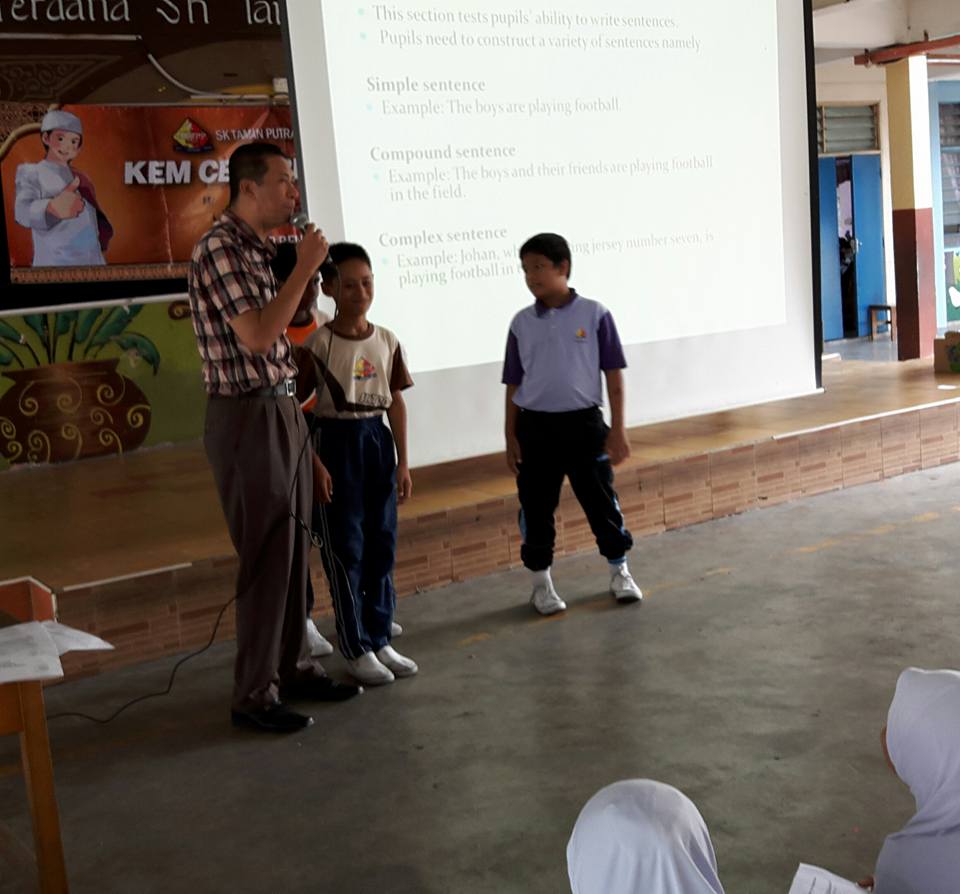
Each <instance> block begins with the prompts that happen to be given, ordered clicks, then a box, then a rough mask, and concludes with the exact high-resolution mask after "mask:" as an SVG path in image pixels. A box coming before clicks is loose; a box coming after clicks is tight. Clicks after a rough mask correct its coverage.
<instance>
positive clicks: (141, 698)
mask: <svg viewBox="0 0 960 894" xmlns="http://www.w3.org/2000/svg"><path fill="white" fill-rule="evenodd" d="M339 298H340V275H339V273H338V274H337V298H336V299H334V304H335V306H336V305H337V304H339ZM338 316H339V313H338V311H337V310H334V314H333V319H332V320H331V321H330V337H329V338H328V339H327V356H326V359H325V361H324V366H325V368H326V370H327V371H329V369H330V355H331V352H332V350H333V335H334V332H333V327H334V324H335V323H336V320H337V317H338ZM311 360H312V362H313V366H314V371H315V372H316V373H319V372H320V370H319V366H318V364H317V360H316V358H313V357H311ZM326 384H327V382H326V377H325V376H323V375H317V389H318V390H317V400H318V401H319V399H320V397H321V395H322V394H323V389H324V388H325V387H326ZM318 435H319V432H318ZM311 441H312V432H311V430H310V426H309V425H307V435H306V437H305V438H304V441H303V445H302V446H301V447H300V452H299V454H298V455H297V464H296V466H295V471H294V475H293V484H292V485H291V487H290V497H289V499H288V501H287V503H288V512H289V517H290V518H293V520H294V521H295V522H296V523H297V524H298V525H299V526H300V527H301V528H303V530H305V531H306V532H307V534H308V536H309V537H310V542H311V543H312V544H313V545H314V546H316V547H317V548H318V549H319V550H320V551H321V552H323V553H324V554H325V557H326V559H327V562H328V565H329V567H330V568H331V570H332V571H333V572H334V573H333V574H331V575H329V577H330V587H331V590H332V591H333V593H334V594H335V595H337V596H339V582H338V581H337V574H336V569H335V568H334V561H336V562H337V563H338V564H339V565H340V567H341V568H343V563H342V562H341V561H340V559H339V558H338V557H337V556H336V555H335V554H334V552H333V549H332V547H331V546H330V536H329V528H328V526H327V513H326V508H325V507H324V506H323V505H322V504H321V505H320V518H321V535H322V536H318V535H317V534H316V533H315V532H314V531H313V529H312V527H311V526H310V525H309V524H308V523H307V522H306V521H305V520H304V519H302V518H300V516H299V514H297V512H296V507H295V505H294V496H295V495H296V492H297V485H298V484H299V483H300V467H301V465H302V463H303V454H304V452H305V451H306V449H307V446H308V445H309V444H310V443H311ZM318 441H319V438H318ZM317 446H318V447H319V443H318V445H317ZM311 499H312V494H311ZM286 520H287V517H286V516H285V517H283V518H281V519H278V520H277V524H276V525H275V526H274V527H278V526H279V525H281V524H283V523H284V522H285V521H286ZM271 536H273V529H271V530H270V532H269V534H268V539H269V537H271ZM309 573H310V572H309V568H308V570H307V574H309ZM344 579H345V580H346V570H344ZM347 587H348V589H349V588H350V582H349V580H347ZM351 595H352V594H351ZM234 602H236V596H232V597H231V598H230V599H229V601H227V602H226V603H224V605H223V607H222V608H221V609H220V612H219V614H218V615H217V620H216V621H215V622H214V625H213V631H212V632H211V634H210V639H209V640H208V641H207V644H206V645H205V646H204V647H203V648H202V649H197V651H195V652H191V653H190V654H189V655H184V657H183V658H181V659H180V660H179V661H178V662H177V663H176V664H175V665H174V666H173V670H171V671H170V679H169V680H168V681H167V685H166V688H165V689H162V690H160V691H158V692H148V693H146V694H144V695H138V696H137V697H136V698H133V699H131V700H130V701H128V702H127V703H126V704H123V705H121V706H120V707H119V708H117V710H116V711H114V712H113V713H112V714H111V715H109V716H108V717H93V716H91V715H90V714H84V713H83V712H82V711H60V712H58V713H56V714H50V715H49V716H48V717H47V721H48V722H49V721H51V720H61V719H63V718H66V717H78V718H80V719H82V720H89V721H90V722H91V723H97V724H100V725H106V724H108V723H111V722H112V721H114V720H116V719H117V718H118V717H119V716H120V715H121V714H122V713H123V712H124V711H126V710H127V708H131V707H133V706H134V705H136V704H139V703H140V702H145V701H147V700H149V699H151V698H160V697H161V696H164V695H169V694H170V692H171V691H172V690H173V683H174V680H175V679H176V676H177V671H178V670H180V668H181V667H182V666H183V665H184V664H186V663H187V662H188V661H190V660H191V659H192V658H197V657H198V656H200V655H202V654H203V653H204V652H206V651H207V650H208V649H209V648H210V647H211V646H212V645H213V643H214V641H215V640H216V638H217V631H218V630H219V629H220V622H221V621H222V620H223V615H224V613H225V612H226V610H227V609H228V608H229V607H230V606H231V605H232V604H233V603H234Z"/></svg>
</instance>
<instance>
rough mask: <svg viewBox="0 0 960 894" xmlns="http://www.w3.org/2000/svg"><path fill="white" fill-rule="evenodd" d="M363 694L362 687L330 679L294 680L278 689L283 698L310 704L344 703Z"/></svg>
mask: <svg viewBox="0 0 960 894" xmlns="http://www.w3.org/2000/svg"><path fill="white" fill-rule="evenodd" d="M361 692H363V687H362V686H355V685H354V684H353V683H337V682H335V681H333V680H331V679H330V677H307V678H306V679H304V680H294V681H293V682H292V683H285V684H284V685H283V686H281V687H280V695H281V696H282V697H283V698H290V699H301V700H303V701H311V702H345V701H347V699H351V698H353V697H354V696H355V695H359V694H360V693H361Z"/></svg>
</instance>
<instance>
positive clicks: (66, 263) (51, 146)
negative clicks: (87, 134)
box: [14, 109, 113, 267]
mask: <svg viewBox="0 0 960 894" xmlns="http://www.w3.org/2000/svg"><path fill="white" fill-rule="evenodd" d="M40 140H41V142H42V143H43V146H44V150H45V153H46V154H45V157H44V159H43V161H39V162H37V163H36V164H22V165H18V166H17V175H16V202H15V206H14V217H15V218H16V221H17V223H18V224H20V226H22V227H28V228H29V229H30V230H31V232H32V234H33V266H34V267H85V266H102V265H104V264H106V261H105V260H104V258H103V252H105V251H106V250H107V245H109V243H110V239H111V237H112V236H113V227H112V226H111V225H110V221H109V220H107V216H106V215H105V214H104V213H103V211H102V210H101V208H100V206H99V204H97V196H96V192H95V191H94V188H93V183H92V182H91V180H90V178H89V177H87V176H86V175H85V174H82V173H80V172H79V171H77V170H75V169H74V168H73V167H72V162H73V160H74V159H75V158H76V157H77V156H78V155H79V154H80V147H81V146H82V145H83V125H82V124H81V122H80V119H79V118H78V117H77V116H76V115H74V114H73V113H71V112H65V111H63V110H62V109H56V110H54V111H50V112H47V114H46V115H44V116H43V120H42V121H41V122H40Z"/></svg>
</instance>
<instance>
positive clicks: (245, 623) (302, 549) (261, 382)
mask: <svg viewBox="0 0 960 894" xmlns="http://www.w3.org/2000/svg"><path fill="white" fill-rule="evenodd" d="M229 171H230V204H229V206H228V207H227V209H226V211H225V212H224V213H223V214H222V215H221V216H220V217H219V218H218V219H217V221H216V222H215V223H214V225H213V227H212V228H211V229H210V230H209V231H208V232H207V233H206V234H205V235H204V236H203V237H202V238H201V239H200V241H199V242H198V243H197V245H196V247H195V248H194V250H193V256H192V258H191V260H190V272H189V292H190V307H191V311H192V315H193V329H194V332H195V333H196V336H197V346H198V348H199V350H200V357H201V360H202V366H203V381H204V385H205V386H206V390H207V394H208V396H209V400H208V402H207V414H206V421H205V426H204V436H203V443H204V447H205V449H206V452H207V458H208V459H209V461H210V466H211V468H212V470H213V477H214V480H215V481H216V485H217V491H218V493H219V495H220V502H221V505H222V506H223V512H224V515H225V517H226V521H227V528H228V529H229V531H230V537H231V539H232V540H233V545H234V548H235V549H236V551H237V554H238V556H239V558H240V569H239V572H238V575H237V586H236V617H237V657H236V665H235V670H234V688H233V703H232V711H231V718H232V720H233V723H234V724H236V725H238V726H241V725H242V726H250V727H253V728H255V729H259V730H266V731H270V732H294V731H296V730H300V729H303V728H304V727H306V726H309V725H310V724H311V723H312V719H311V718H310V717H309V716H307V715H305V714H301V713H298V712H296V711H293V710H291V709H290V708H289V707H287V705H286V704H285V703H284V702H283V701H282V699H285V698H288V697H289V698H292V699H306V700H318V701H342V700H344V699H346V698H349V697H351V696H353V695H356V694H357V693H358V692H359V691H360V690H359V688H358V687H356V686H347V685H342V684H338V683H334V682H333V681H332V680H330V678H329V677H327V676H326V674H325V673H324V671H323V668H322V667H321V666H320V664H319V663H318V662H316V661H315V660H313V659H311V658H310V652H309V647H308V645H307V638H306V589H307V576H308V574H309V566H308V553H309V548H310V540H309V535H308V534H307V529H306V528H305V527H304V526H303V525H301V524H300V521H301V520H309V519H310V515H311V502H312V491H313V482H312V467H311V456H310V450H309V448H307V449H304V444H305V442H306V439H307V431H306V425H305V422H304V419H303V415H302V413H301V412H300V405H299V403H298V402H297V400H296V396H295V394H296V392H295V388H294V379H295V378H296V374H297V367H296V364H295V363H294V361H293V356H292V352H291V348H290V343H289V341H288V340H287V337H286V336H285V335H284V330H285V329H286V328H287V326H288V325H289V324H290V321H291V319H292V318H293V315H294V313H296V310H297V307H298V305H299V303H300V298H301V296H302V295H303V290H304V288H305V287H306V285H307V283H308V282H309V281H310V279H312V278H313V277H314V276H315V275H316V272H317V269H318V268H319V267H320V265H321V264H322V263H323V261H324V260H325V259H326V257H327V248H328V245H327V240H326V238H325V237H324V235H323V233H322V232H321V231H320V230H318V229H316V228H315V227H314V226H313V225H312V224H307V225H306V227H305V230H304V233H303V238H302V240H301V241H300V244H299V247H298V251H297V263H296V265H295V266H294V269H293V271H292V272H291V274H290V276H289V277H288V278H287V281H286V282H285V283H284V285H283V287H282V288H281V289H280V290H279V292H278V291H277V288H276V281H275V279H274V277H273V273H272V272H271V270H270V259H271V258H272V257H273V254H274V252H275V251H276V249H275V247H274V246H273V244H272V243H271V242H270V239H269V233H270V231H271V230H273V229H275V228H276V227H279V226H282V225H283V224H286V223H287V222H288V221H290V219H291V216H292V215H293V212H294V209H295V208H296V203H297V199H298V198H299V194H298V192H297V188H296V186H295V184H294V180H293V169H292V165H291V163H290V160H289V159H288V158H287V157H286V156H285V155H284V154H283V152H282V151H281V150H280V148H279V147H278V146H275V145H273V144H272V143H249V144H247V145H244V146H241V147H240V148H238V149H236V150H235V151H234V153H233V154H232V155H231V156H230V165H229Z"/></svg>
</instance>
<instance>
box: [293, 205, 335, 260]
mask: <svg viewBox="0 0 960 894" xmlns="http://www.w3.org/2000/svg"><path fill="white" fill-rule="evenodd" d="M310 224H311V221H310V216H309V215H308V214H307V212H306V211H304V210H302V209H301V210H300V211H294V212H293V214H291V215H290V226H292V227H296V228H297V229H298V230H305V229H306V228H307V227H309V226H310ZM329 260H330V255H329V254H328V255H327V256H326V257H325V258H324V259H323V263H322V264H321V265H320V266H321V267H322V266H323V264H326V263H327V262H328V261H329Z"/></svg>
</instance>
